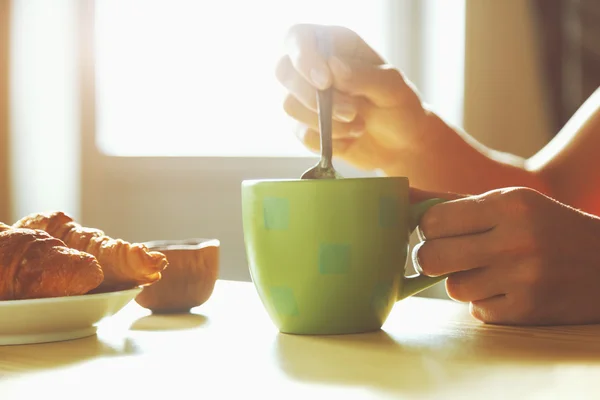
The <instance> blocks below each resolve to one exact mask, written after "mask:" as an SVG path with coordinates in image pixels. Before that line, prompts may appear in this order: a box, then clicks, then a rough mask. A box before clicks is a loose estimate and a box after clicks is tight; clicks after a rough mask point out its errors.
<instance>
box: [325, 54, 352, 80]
mask: <svg viewBox="0 0 600 400" xmlns="http://www.w3.org/2000/svg"><path fill="white" fill-rule="evenodd" d="M329 66H330V67H331V69H332V71H333V73H334V74H335V75H336V77H338V78H340V79H349V78H350V76H351V75H352V70H351V69H350V67H349V66H348V64H346V63H345V62H343V61H342V60H340V59H339V58H337V57H331V59H329Z"/></svg>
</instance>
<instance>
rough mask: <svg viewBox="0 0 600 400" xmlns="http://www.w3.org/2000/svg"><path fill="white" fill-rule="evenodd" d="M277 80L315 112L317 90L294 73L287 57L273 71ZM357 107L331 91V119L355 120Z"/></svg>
mask: <svg viewBox="0 0 600 400" xmlns="http://www.w3.org/2000/svg"><path fill="white" fill-rule="evenodd" d="M275 75H276V77H277V80H278V81H279V82H280V83H281V84H282V85H283V86H284V87H285V88H286V89H287V90H288V91H289V93H290V94H291V95H292V96H294V97H295V98H296V99H297V100H298V101H299V102H300V103H302V104H303V105H304V106H305V107H306V108H308V109H309V110H312V111H315V112H316V111H317V90H316V89H315V88H314V87H313V86H311V85H310V84H309V83H308V82H306V80H304V78H302V77H301V76H300V74H298V72H296V70H295V69H294V67H293V66H292V64H291V62H290V60H289V57H287V56H286V57H283V58H282V59H281V60H280V62H279V64H278V65H277V69H276V71H275ZM357 110H358V105H357V104H356V100H355V99H354V98H353V97H351V96H348V95H345V94H343V93H340V92H339V91H337V90H334V91H333V118H334V119H337V120H338V121H342V122H350V121H353V120H354V118H356V114H357Z"/></svg>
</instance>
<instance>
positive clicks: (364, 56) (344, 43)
mask: <svg viewBox="0 0 600 400" xmlns="http://www.w3.org/2000/svg"><path fill="white" fill-rule="evenodd" d="M323 34H326V35H328V36H329V38H330V39H331V44H332V46H331V47H332V49H331V50H332V51H331V53H332V55H334V56H338V57H342V58H351V59H352V58H359V59H361V60H363V61H364V62H366V63H369V64H382V63H383V59H382V58H381V57H380V56H379V55H378V54H377V53H376V52H375V51H374V50H373V49H372V48H371V47H370V46H369V45H368V44H366V43H365V41H364V40H363V39H362V38H361V37H360V36H358V35H357V34H356V33H355V32H353V31H352V30H350V29H348V28H345V27H340V26H322V25H313V24H297V25H294V26H293V27H292V28H290V30H289V31H288V34H287V35H286V40H285V42H286V47H287V53H288V55H289V57H290V60H291V62H292V64H293V66H294V68H295V69H296V70H297V71H298V72H299V73H300V75H301V76H302V77H303V78H304V79H305V80H306V81H307V82H311V84H313V85H314V86H315V87H316V88H318V89H326V88H328V87H329V86H330V85H331V83H332V76H331V72H330V70H329V67H328V65H327V62H326V60H325V58H324V57H323V56H322V55H321V53H320V51H319V46H318V43H317V36H319V35H323Z"/></svg>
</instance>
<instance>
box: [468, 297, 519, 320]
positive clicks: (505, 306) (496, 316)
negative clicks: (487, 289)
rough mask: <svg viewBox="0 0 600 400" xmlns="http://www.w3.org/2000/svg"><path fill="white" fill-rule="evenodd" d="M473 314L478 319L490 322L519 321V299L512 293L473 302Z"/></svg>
mask: <svg viewBox="0 0 600 400" xmlns="http://www.w3.org/2000/svg"><path fill="white" fill-rule="evenodd" d="M469 308H470V311H471V315H472V316H473V317H475V318H477V319H478V320H480V321H482V322H486V323H490V324H515V323H518V322H519V321H518V318H519V317H518V313H515V312H514V310H517V309H519V304H518V300H517V299H516V298H515V297H513V296H511V295H505V294H504V295H499V296H495V297H491V298H488V299H483V300H477V301H473V302H471V305H470V307H469Z"/></svg>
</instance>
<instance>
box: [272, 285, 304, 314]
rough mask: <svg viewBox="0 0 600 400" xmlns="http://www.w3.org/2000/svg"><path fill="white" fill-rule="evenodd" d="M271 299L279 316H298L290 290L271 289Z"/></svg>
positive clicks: (277, 287)
mask: <svg viewBox="0 0 600 400" xmlns="http://www.w3.org/2000/svg"><path fill="white" fill-rule="evenodd" d="M271 298H272V299H273V304H274V306H275V309H276V310H277V313H278V314H280V315H288V316H296V315H298V304H297V303H296V298H295V297H294V292H293V291H292V289H290V288H288V287H284V286H274V287H271Z"/></svg>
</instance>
